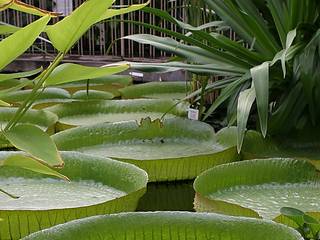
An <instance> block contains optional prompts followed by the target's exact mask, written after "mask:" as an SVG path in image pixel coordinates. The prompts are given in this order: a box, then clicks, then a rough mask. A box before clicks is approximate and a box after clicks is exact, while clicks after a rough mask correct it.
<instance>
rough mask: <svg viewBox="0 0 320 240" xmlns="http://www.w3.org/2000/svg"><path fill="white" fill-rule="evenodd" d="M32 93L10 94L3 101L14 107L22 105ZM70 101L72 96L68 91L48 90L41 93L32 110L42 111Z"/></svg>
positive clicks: (21, 91) (22, 91)
mask: <svg viewBox="0 0 320 240" xmlns="http://www.w3.org/2000/svg"><path fill="white" fill-rule="evenodd" d="M31 91H32V90H20V91H15V92H10V93H8V94H6V95H5V96H4V97H3V98H1V99H2V100H3V101H5V102H8V103H12V104H14V105H20V104H21V103H22V102H23V101H24V100H25V99H26V98H28V97H29V96H30V93H31ZM70 101H71V95H70V94H69V93H68V92H67V91H66V90H63V89H59V88H47V89H45V90H44V91H43V92H40V93H39V96H38V97H37V99H36V100H35V101H34V103H33V105H32V108H34V109H42V108H45V107H48V106H52V105H54V104H57V103H63V102H70Z"/></svg>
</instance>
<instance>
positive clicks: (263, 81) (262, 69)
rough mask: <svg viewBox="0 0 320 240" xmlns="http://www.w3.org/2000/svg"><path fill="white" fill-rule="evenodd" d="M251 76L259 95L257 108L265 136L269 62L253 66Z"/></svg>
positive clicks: (267, 109) (267, 111)
mask: <svg viewBox="0 0 320 240" xmlns="http://www.w3.org/2000/svg"><path fill="white" fill-rule="evenodd" d="M250 72H251V77H252V81H253V83H254V89H255V92H256V96H257V108H258V115H259V120H260V127H261V132H262V135H263V136H266V135H267V129H268V113H269V63H268V62H264V63H262V64H261V65H259V66H256V67H254V68H251V70H250Z"/></svg>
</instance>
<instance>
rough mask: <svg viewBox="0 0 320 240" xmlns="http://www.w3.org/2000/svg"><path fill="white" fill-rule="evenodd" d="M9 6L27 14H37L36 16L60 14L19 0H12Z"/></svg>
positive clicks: (55, 15)
mask: <svg viewBox="0 0 320 240" xmlns="http://www.w3.org/2000/svg"><path fill="white" fill-rule="evenodd" d="M9 8H11V9H14V10H17V11H19V12H25V13H29V14H33V15H37V16H45V15H50V16H53V17H57V16H59V15H61V14H60V13H56V12H49V11H46V10H44V9H41V8H37V7H35V6H33V5H30V4H26V3H24V2H21V1H19V0H13V1H12V4H11V5H10V6H9Z"/></svg>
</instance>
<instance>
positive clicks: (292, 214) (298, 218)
mask: <svg viewBox="0 0 320 240" xmlns="http://www.w3.org/2000/svg"><path fill="white" fill-rule="evenodd" d="M280 213H281V214H282V215H284V216H286V217H288V218H290V219H291V220H292V221H294V222H295V223H296V224H297V225H298V226H299V227H302V226H303V223H304V220H303V216H304V212H302V211H300V210H299V209H296V208H291V207H282V208H281V209H280Z"/></svg>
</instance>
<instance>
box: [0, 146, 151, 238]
mask: <svg viewBox="0 0 320 240" xmlns="http://www.w3.org/2000/svg"><path fill="white" fill-rule="evenodd" d="M0 154H2V155H3V154H6V155H9V154H17V153H14V152H0ZM62 158H63V160H64V162H65V167H64V169H62V170H60V172H61V173H62V174H64V175H66V176H68V177H69V178H70V179H71V182H66V181H63V180H58V179H54V178H49V177H48V176H43V175H40V174H36V173H32V172H30V171H27V170H22V169H17V168H12V167H1V168H0V186H1V188H2V189H4V190H5V191H7V192H9V193H10V194H13V195H15V196H17V197H19V198H18V199H13V198H10V197H8V196H7V195H3V194H2V195H1V194H0V218H1V219H2V221H1V222H0V238H1V239H20V238H21V237H24V236H26V235H28V234H30V233H32V232H35V231H39V230H42V229H45V228H48V227H51V226H54V225H57V224H60V223H65V222H67V221H71V220H74V219H78V218H83V217H88V216H93V215H101V214H107V213H117V212H122V211H134V210H135V208H136V206H137V204H138V200H139V198H140V197H141V196H142V195H143V194H144V192H145V187H146V184H147V181H148V177H147V174H146V173H145V172H144V171H143V170H141V169H139V168H137V167H135V166H133V165H131V164H125V163H121V162H118V161H114V160H111V159H107V158H99V157H93V156H88V155H85V154H81V153H73V152H66V153H62Z"/></svg>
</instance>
